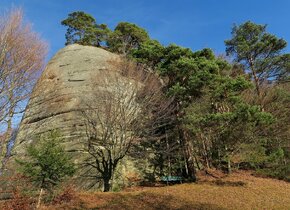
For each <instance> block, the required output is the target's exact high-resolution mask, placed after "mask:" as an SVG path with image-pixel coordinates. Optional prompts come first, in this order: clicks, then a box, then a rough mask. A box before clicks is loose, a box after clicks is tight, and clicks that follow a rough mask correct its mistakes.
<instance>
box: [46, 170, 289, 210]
mask: <svg viewBox="0 0 290 210" xmlns="http://www.w3.org/2000/svg"><path fill="white" fill-rule="evenodd" d="M43 209H128V210H129V209H132V210H133V209H134V210H135V209H290V183H286V182H284V181H279V180H274V179H266V178H258V177H253V176H251V175H249V173H246V172H240V173H235V174H233V175H231V176H226V177H223V178H221V179H215V178H209V177H207V176H201V177H200V182H199V183H198V184H182V185H174V186H168V187H151V188H149V187H148V188H138V189H133V190H131V191H129V192H118V193H93V192H92V193H89V192H83V193H79V194H78V195H77V198H76V199H74V200H73V201H72V202H70V203H67V204H62V205H60V206H54V207H52V206H50V207H46V208H43Z"/></svg>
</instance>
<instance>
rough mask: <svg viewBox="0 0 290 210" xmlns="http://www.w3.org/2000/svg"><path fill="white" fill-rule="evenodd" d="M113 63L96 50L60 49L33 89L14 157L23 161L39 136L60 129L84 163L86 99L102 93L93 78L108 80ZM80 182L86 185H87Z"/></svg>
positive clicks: (76, 157) (107, 54)
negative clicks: (84, 111) (82, 113)
mask: <svg viewBox="0 0 290 210" xmlns="http://www.w3.org/2000/svg"><path fill="white" fill-rule="evenodd" d="M112 59H118V56H117V55H115V54H113V53H110V52H108V51H106V50H103V49H101V48H96V47H89V46H81V45H76V44H75V45H69V46H67V47H65V48H63V49H61V50H60V51H59V52H58V53H57V54H56V55H55V56H54V57H53V58H52V59H51V61H50V62H49V63H48V65H47V67H46V69H45V70H44V72H43V74H42V75H41V77H40V79H39V81H38V82H37V84H36V86H35V88H34V91H33V93H32V96H31V98H30V101H29V104H28V106H27V109H26V111H25V114H24V116H23V119H22V122H21V125H20V129H19V133H18V135H17V139H16V144H15V147H14V149H13V153H14V154H16V156H17V157H21V156H22V155H23V154H25V148H26V146H27V145H28V144H31V143H33V141H35V137H36V136H37V135H38V134H41V133H45V132H47V131H50V130H53V129H57V130H59V131H60V133H61V135H62V137H63V138H64V141H65V148H66V150H67V151H68V152H72V153H73V154H74V161H75V162H76V163H78V162H79V161H81V160H80V156H82V155H83V154H81V153H80V152H79V151H80V150H81V149H82V147H83V144H82V143H81V141H82V139H83V138H85V128H84V124H83V120H82V118H81V117H80V110H82V109H83V108H84V101H85V99H86V98H89V96H90V95H91V94H93V92H94V91H100V89H98V87H96V86H95V84H94V83H92V78H98V79H101V80H102V79H106V78H102V77H104V75H106V74H104V72H105V71H110V62H109V61H110V60H112ZM12 159H13V158H12ZM129 165H132V162H131V163H130V164H129ZM78 180H80V179H78ZM81 182H82V185H84V181H83V180H82V181H81ZM88 185H89V184H88Z"/></svg>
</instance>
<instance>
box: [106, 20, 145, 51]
mask: <svg viewBox="0 0 290 210" xmlns="http://www.w3.org/2000/svg"><path fill="white" fill-rule="evenodd" d="M148 40H149V35H148V33H147V32H146V31H145V30H144V29H143V28H140V27H139V26H137V25H135V24H133V23H128V22H120V23H119V24H118V25H117V26H116V28H115V30H114V31H113V32H112V33H110V36H109V39H108V46H109V48H110V50H112V51H113V52H117V53H121V54H125V55H126V54H129V53H130V52H131V51H132V50H134V49H138V48H139V47H140V45H141V44H142V43H143V42H146V41H148Z"/></svg>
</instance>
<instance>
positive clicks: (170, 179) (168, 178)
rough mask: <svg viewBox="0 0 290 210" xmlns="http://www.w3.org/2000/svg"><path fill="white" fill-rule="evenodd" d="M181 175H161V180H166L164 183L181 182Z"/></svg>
mask: <svg viewBox="0 0 290 210" xmlns="http://www.w3.org/2000/svg"><path fill="white" fill-rule="evenodd" d="M182 180H183V179H182V177H181V176H162V177H161V182H166V183H177V182H179V183H182Z"/></svg>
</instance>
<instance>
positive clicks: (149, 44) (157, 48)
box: [130, 40, 165, 69]
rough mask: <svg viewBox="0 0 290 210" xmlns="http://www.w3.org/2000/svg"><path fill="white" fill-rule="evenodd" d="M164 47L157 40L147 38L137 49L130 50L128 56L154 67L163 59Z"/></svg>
mask: <svg viewBox="0 0 290 210" xmlns="http://www.w3.org/2000/svg"><path fill="white" fill-rule="evenodd" d="M164 49H165V48H164V47H163V46H162V45H161V44H160V43H159V42H158V41H157V40H147V41H145V42H143V43H141V45H140V47H139V48H138V49H134V50H132V52H131V55H130V57H132V58H133V59H135V60H136V61H137V62H138V63H142V64H144V65H145V66H148V67H149V68H153V69H154V68H155V67H156V66H157V65H158V64H159V63H160V62H161V60H162V59H163V57H164Z"/></svg>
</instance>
